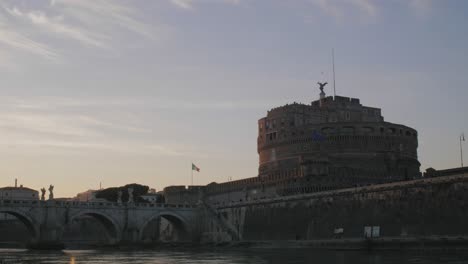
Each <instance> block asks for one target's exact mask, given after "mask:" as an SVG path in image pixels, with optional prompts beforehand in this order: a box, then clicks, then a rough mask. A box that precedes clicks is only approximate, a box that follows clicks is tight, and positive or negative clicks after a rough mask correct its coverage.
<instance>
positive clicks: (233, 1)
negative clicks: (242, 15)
mask: <svg viewBox="0 0 468 264" xmlns="http://www.w3.org/2000/svg"><path fill="white" fill-rule="evenodd" d="M169 2H170V3H172V4H173V5H174V6H176V7H179V8H182V9H192V8H193V6H194V5H196V4H202V3H211V4H215V3H217V4H229V5H238V4H240V3H241V0H169Z"/></svg>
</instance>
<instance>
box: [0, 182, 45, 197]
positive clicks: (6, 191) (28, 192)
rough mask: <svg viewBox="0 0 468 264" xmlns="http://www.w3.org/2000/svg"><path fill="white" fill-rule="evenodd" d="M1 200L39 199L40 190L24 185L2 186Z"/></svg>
mask: <svg viewBox="0 0 468 264" xmlns="http://www.w3.org/2000/svg"><path fill="white" fill-rule="evenodd" d="M0 200H39V192H38V191H36V190H33V189H30V188H26V187H23V185H20V187H3V188H0Z"/></svg>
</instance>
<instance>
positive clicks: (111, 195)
mask: <svg viewBox="0 0 468 264" xmlns="http://www.w3.org/2000/svg"><path fill="white" fill-rule="evenodd" d="M129 188H133V198H134V199H135V202H136V203H147V201H145V200H143V199H142V198H141V197H140V196H141V195H144V194H147V193H148V190H149V187H148V186H146V185H141V184H137V183H132V184H127V185H125V186H121V187H111V188H106V189H103V190H100V191H98V192H97V193H96V198H102V199H106V200H108V201H110V202H117V199H118V197H119V191H122V202H128V189H129Z"/></svg>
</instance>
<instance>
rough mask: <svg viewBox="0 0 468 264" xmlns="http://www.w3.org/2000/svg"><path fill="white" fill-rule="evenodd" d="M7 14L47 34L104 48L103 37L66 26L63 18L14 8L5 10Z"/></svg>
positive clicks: (82, 29)
mask: <svg viewBox="0 0 468 264" xmlns="http://www.w3.org/2000/svg"><path fill="white" fill-rule="evenodd" d="M6 10H7V12H8V13H9V14H10V15H12V16H15V17H17V18H21V19H26V20H28V21H29V22H30V23H31V24H32V25H35V26H38V27H40V28H42V29H44V30H45V31H46V32H47V33H53V34H56V35H62V36H64V37H66V38H70V39H73V40H77V41H79V42H81V43H82V44H84V45H87V46H96V47H101V48H103V47H104V44H103V42H102V40H103V39H105V36H103V35H100V34H97V33H93V32H89V31H87V30H85V29H84V28H79V27H74V26H70V25H67V24H66V23H65V21H64V18H63V16H55V17H51V16H48V15H47V14H45V13H44V12H42V11H27V12H23V11H21V10H19V9H18V8H16V7H13V8H6Z"/></svg>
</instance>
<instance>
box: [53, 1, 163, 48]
mask: <svg viewBox="0 0 468 264" xmlns="http://www.w3.org/2000/svg"><path fill="white" fill-rule="evenodd" d="M51 6H52V7H53V8H57V9H58V10H60V11H61V12H62V13H63V14H65V15H68V16H71V17H73V18H74V19H76V20H77V21H79V22H81V23H83V24H86V25H88V26H95V27H97V28H101V29H102V27H101V26H104V27H106V25H107V26H109V25H114V26H115V25H116V26H118V27H120V28H125V29H127V30H129V31H131V32H134V33H137V34H140V35H142V36H145V37H148V38H150V39H155V38H156V34H155V32H154V28H155V27H157V25H153V26H152V27H150V26H149V25H147V24H145V23H143V22H141V21H139V19H137V18H136V17H137V16H138V15H139V12H138V10H136V9H134V8H132V7H131V6H129V5H124V4H121V3H119V2H118V1H110V0H93V1H80V0H52V1H51Z"/></svg>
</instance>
